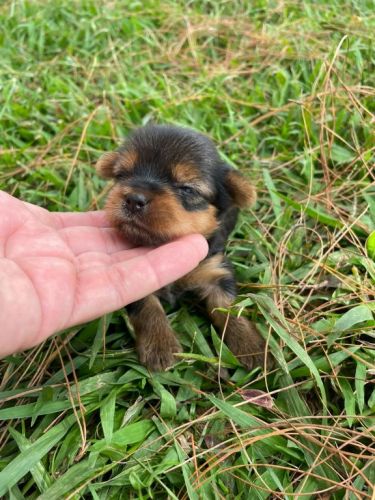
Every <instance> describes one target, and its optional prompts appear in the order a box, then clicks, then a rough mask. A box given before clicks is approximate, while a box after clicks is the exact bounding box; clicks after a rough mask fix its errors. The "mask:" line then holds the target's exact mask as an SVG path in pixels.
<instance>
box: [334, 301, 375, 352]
mask: <svg viewBox="0 0 375 500" xmlns="http://www.w3.org/2000/svg"><path fill="white" fill-rule="evenodd" d="M372 319H373V314H372V312H371V309H370V308H369V307H368V306H367V305H365V304H361V305H359V306H355V307H352V308H351V309H349V311H347V312H346V313H344V314H343V315H342V316H341V317H340V318H339V319H338V320H337V321H336V323H335V326H334V327H333V332H332V333H331V334H330V335H328V338H327V344H328V346H331V345H332V344H333V343H334V342H335V341H336V340H337V339H338V338H339V337H340V335H341V333H343V332H346V331H347V330H350V329H351V328H353V327H356V326H357V325H359V324H361V323H363V322H365V321H371V320H372Z"/></svg>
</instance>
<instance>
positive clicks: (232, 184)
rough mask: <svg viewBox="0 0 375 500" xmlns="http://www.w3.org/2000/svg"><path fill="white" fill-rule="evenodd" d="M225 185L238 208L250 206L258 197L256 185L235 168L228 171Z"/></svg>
mask: <svg viewBox="0 0 375 500" xmlns="http://www.w3.org/2000/svg"><path fill="white" fill-rule="evenodd" d="M225 187H226V189H227V191H228V193H229V194H230V196H231V198H232V200H233V203H234V204H235V205H236V206H237V207H238V208H245V207H250V206H251V205H253V204H254V203H255V201H256V199H257V194H256V191H255V188H254V186H253V185H252V184H250V182H249V181H248V180H247V179H246V178H245V177H244V176H243V175H242V174H241V173H240V172H238V170H234V169H233V168H230V169H228V170H227V172H226V176H225Z"/></svg>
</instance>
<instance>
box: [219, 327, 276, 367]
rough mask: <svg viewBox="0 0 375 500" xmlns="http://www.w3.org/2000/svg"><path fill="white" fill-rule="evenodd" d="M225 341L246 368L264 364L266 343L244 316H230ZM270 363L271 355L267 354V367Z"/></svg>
mask: <svg viewBox="0 0 375 500" xmlns="http://www.w3.org/2000/svg"><path fill="white" fill-rule="evenodd" d="M225 342H226V344H227V345H228V347H229V349H230V350H231V351H232V352H233V354H234V355H235V356H236V357H237V358H238V361H240V363H241V364H242V365H243V366H244V367H245V368H246V369H247V370H249V371H250V370H252V369H253V368H256V367H258V366H261V367H263V366H264V361H265V356H266V343H265V341H264V340H263V338H262V337H261V335H260V333H259V332H258V331H257V329H256V328H255V326H254V325H253V324H252V323H250V322H248V321H247V320H246V319H245V318H233V317H231V318H230V320H229V322H228V325H227V331H226V334H225ZM272 364H273V360H272V358H271V356H270V355H267V367H268V368H271V366H272Z"/></svg>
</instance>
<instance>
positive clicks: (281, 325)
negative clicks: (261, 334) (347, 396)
mask: <svg viewBox="0 0 375 500" xmlns="http://www.w3.org/2000/svg"><path fill="white" fill-rule="evenodd" d="M249 296H250V297H251V298H252V299H253V300H254V302H255V303H256V304H257V305H258V307H259V309H260V310H261V312H262V314H263V315H264V317H265V318H266V320H267V321H268V322H269V324H270V325H271V326H272V328H273V329H274V330H275V332H276V333H277V334H278V335H279V337H280V338H281V339H282V340H283V341H284V342H285V343H286V345H287V346H288V347H289V349H291V350H292V351H293V352H294V354H295V355H296V356H297V357H298V358H299V359H300V360H301V361H302V362H303V363H304V364H305V365H306V366H307V367H308V368H309V370H310V372H311V373H312V375H313V376H314V378H315V380H316V383H317V385H318V387H319V389H320V393H321V395H322V399H323V402H324V404H325V406H326V401H327V398H326V391H325V388H324V385H323V382H322V379H321V377H320V374H319V371H318V370H317V368H316V366H315V365H314V363H313V361H312V359H311V358H310V356H309V355H308V353H307V352H306V351H305V350H304V349H303V348H302V347H301V346H300V345H299V343H298V342H297V341H296V340H295V339H294V338H293V337H292V336H291V335H290V334H289V332H288V331H287V326H286V323H285V319H284V318H283V317H282V316H281V314H280V312H279V310H278V309H277V307H276V305H275V303H274V302H273V301H272V300H271V299H270V298H269V297H267V295H264V294H249Z"/></svg>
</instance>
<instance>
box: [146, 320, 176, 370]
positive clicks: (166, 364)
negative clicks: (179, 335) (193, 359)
mask: <svg viewBox="0 0 375 500" xmlns="http://www.w3.org/2000/svg"><path fill="white" fill-rule="evenodd" d="M181 350H182V349H181V345H180V343H179V342H178V340H177V339H176V337H175V336H174V334H173V332H172V331H171V330H166V331H164V332H163V333H160V332H159V333H158V334H157V335H141V336H140V337H138V338H137V351H138V356H139V360H140V362H141V363H142V364H143V365H144V366H145V367H146V368H148V369H149V370H150V371H152V372H160V371H164V370H166V369H167V368H170V367H171V366H173V365H174V363H175V362H176V358H175V356H174V355H175V354H176V353H178V352H181Z"/></svg>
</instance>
